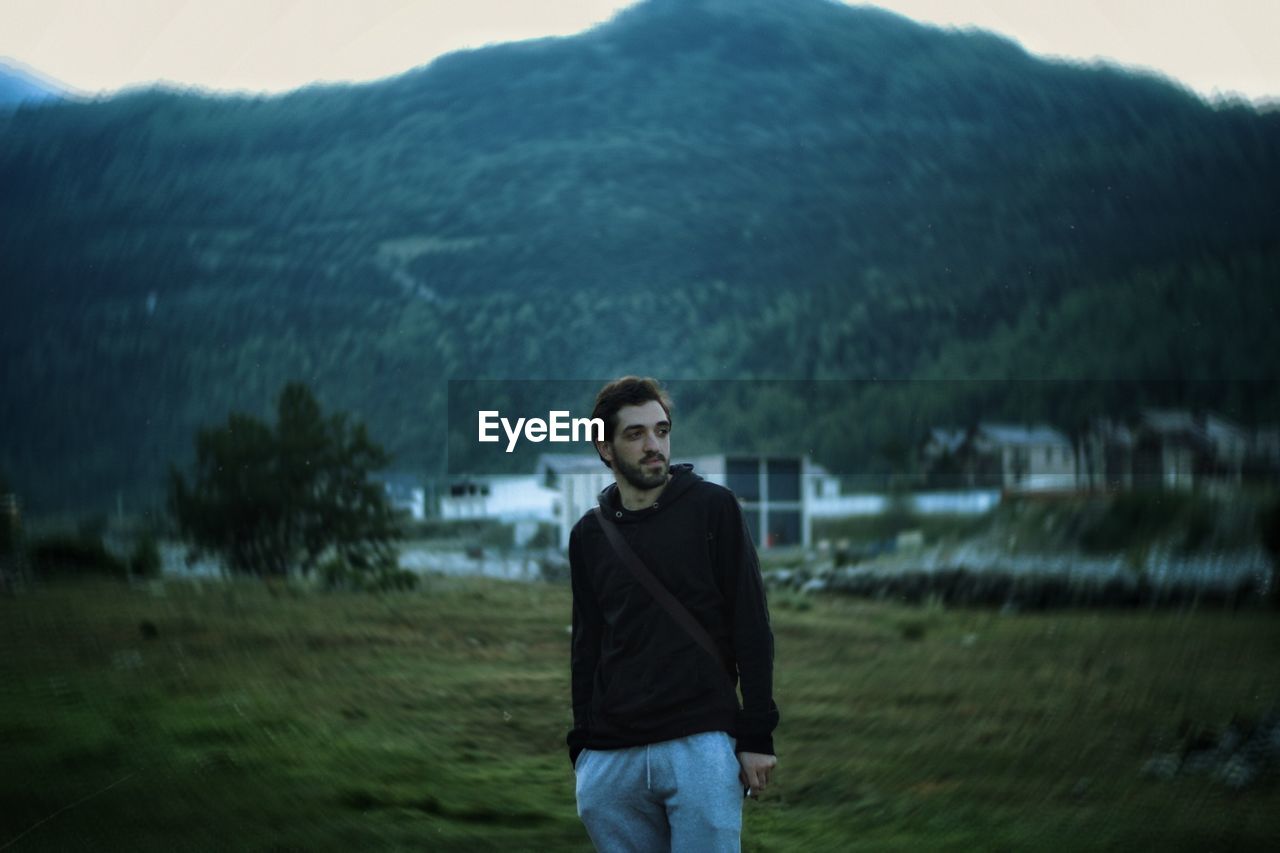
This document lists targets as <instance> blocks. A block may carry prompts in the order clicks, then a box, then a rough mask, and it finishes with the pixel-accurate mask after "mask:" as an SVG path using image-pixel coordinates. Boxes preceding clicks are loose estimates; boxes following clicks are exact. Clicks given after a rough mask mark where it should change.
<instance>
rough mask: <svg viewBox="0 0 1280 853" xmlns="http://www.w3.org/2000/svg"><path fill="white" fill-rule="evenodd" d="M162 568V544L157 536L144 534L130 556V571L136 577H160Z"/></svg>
mask: <svg viewBox="0 0 1280 853" xmlns="http://www.w3.org/2000/svg"><path fill="white" fill-rule="evenodd" d="M162 568H163V562H162V561H161V559H160V546H159V544H157V542H156V537H155V536H153V535H151V534H150V533H146V534H143V535H142V536H141V537H139V539H138V541H137V543H136V544H135V545H134V546H133V554H132V555H131V556H130V557H129V571H130V572H132V573H133V575H134V577H142V578H158V577H160V572H161V569H162Z"/></svg>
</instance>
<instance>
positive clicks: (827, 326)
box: [0, 0, 1280, 511]
mask: <svg viewBox="0 0 1280 853" xmlns="http://www.w3.org/2000/svg"><path fill="white" fill-rule="evenodd" d="M0 188H2V191H0V330H2V334H0V371H2V376H3V393H2V394H0V475H3V476H4V477H5V479H7V480H8V482H10V483H11V485H12V487H13V488H14V489H15V491H17V492H18V493H19V494H20V495H22V497H23V500H24V502H25V503H26V504H27V506H28V507H29V508H30V509H31V510H32V511H55V510H56V511H62V510H84V509H93V508H98V509H105V508H107V507H109V506H114V503H115V500H116V495H117V494H122V495H123V496H124V499H125V501H126V502H127V503H128V505H129V506H132V507H135V508H137V507H146V506H157V505H159V503H160V502H161V496H162V492H163V488H164V482H165V477H164V475H165V472H166V471H167V470H168V467H169V464H170V463H171V462H173V463H177V464H179V465H184V464H189V462H190V460H191V457H192V453H193V451H192V438H193V436H194V435H195V433H196V431H197V430H198V428H200V427H201V426H203V425H207V424H210V423H214V422H220V421H222V420H224V419H225V418H226V417H227V414H228V413H229V412H231V411H245V412H250V413H253V414H262V413H265V412H267V411H269V410H270V408H271V405H272V401H273V400H274V399H275V397H276V395H277V394H278V392H279V389H280V388H281V387H283V386H284V385H285V383H286V382H288V381H291V380H299V381H303V382H306V383H308V384H309V385H310V386H311V387H312V388H314V389H315V391H316V394H317V396H318V397H319V399H320V400H321V401H322V402H323V404H324V406H325V408H326V409H327V410H333V411H347V412H350V413H351V414H352V415H353V416H354V417H356V418H359V419H361V420H363V421H364V422H366V423H367V424H368V425H369V429H370V435H371V436H372V437H373V438H374V439H375V440H376V441H378V442H379V443H380V444H382V445H383V446H385V447H386V448H387V449H388V450H390V451H391V452H392V454H393V456H394V460H395V461H394V463H393V465H394V467H396V468H397V469H400V470H404V471H410V472H417V473H420V474H423V475H430V474H433V473H438V472H440V471H441V470H442V469H443V466H444V446H445V438H444V436H445V433H446V431H447V427H446V419H445V412H446V391H447V381H448V380H449V379H465V378H488V379H534V378H538V379H607V378H610V377H612V376H616V375H619V374H621V373H650V374H653V375H657V376H660V377H664V378H668V379H688V380H693V379H702V380H728V379H733V380H746V379H757V378H768V379H779V380H783V379H785V380H825V381H824V382H822V383H820V384H805V383H799V382H795V383H778V384H774V385H770V386H768V389H767V391H766V392H762V393H760V394H757V395H752V394H750V393H744V392H743V390H742V389H743V388H744V387H746V386H743V385H741V384H738V383H735V384H734V385H733V386H732V387H733V388H734V389H735V390H734V391H733V399H732V400H726V399H717V397H716V395H714V394H700V395H697V396H696V398H695V399H693V400H690V401H686V403H687V405H685V407H684V409H683V411H684V412H685V413H686V414H687V417H688V419H689V420H688V423H691V424H697V425H699V426H698V430H696V431H695V432H694V434H693V435H692V440H693V443H694V444H695V445H698V446H707V447H710V446H714V445H717V444H723V443H731V444H737V445H741V444H742V443H745V442H749V441H751V440H752V439H753V438H758V437H759V436H761V435H767V439H768V443H769V444H770V445H771V446H774V447H788V446H790V447H796V448H797V449H800V450H811V451H812V452H813V453H814V454H815V459H816V460H817V461H819V462H822V463H823V464H828V465H831V466H833V467H844V468H845V469H849V470H853V469H858V470H871V469H873V468H876V467H877V466H880V467H883V466H885V465H889V464H892V459H891V457H892V456H893V451H892V448H893V447H895V446H896V447H900V446H901V445H902V444H903V442H909V441H910V440H913V439H914V437H915V436H914V435H913V431H915V430H919V429H924V428H927V427H928V426H932V425H935V424H933V423H931V422H930V421H931V419H934V418H939V417H961V416H978V415H982V416H1018V417H1029V418H1045V419H1050V420H1052V421H1053V422H1055V423H1058V424H1067V425H1069V424H1070V423H1071V422H1073V421H1074V420H1078V419H1079V418H1080V417H1081V416H1082V413H1086V412H1095V411H1111V412H1116V413H1117V414H1123V412H1124V411H1126V410H1129V409H1132V407H1134V406H1135V405H1139V404H1143V403H1147V404H1161V405H1192V406H1207V407H1212V408H1215V409H1217V410H1219V411H1222V412H1223V413H1224V414H1227V415H1229V416H1233V417H1235V418H1237V419H1240V420H1241V421H1243V422H1245V423H1259V422H1262V423H1266V422H1274V421H1277V420H1280V394H1278V393H1277V388H1280V383H1277V382H1276V380H1277V378H1280V377H1278V373H1280V371H1278V369H1277V368H1278V367H1280V358H1278V356H1277V351H1278V349H1277V347H1275V346H1274V345H1273V344H1272V338H1273V334H1272V333H1273V330H1274V328H1275V327H1276V322H1277V316H1278V315H1277V308H1278V307H1280V290H1278V289H1277V287H1276V284H1277V281H1280V276H1278V275H1277V273H1278V272H1280V241H1278V239H1277V229H1276V223H1277V221H1280V215H1278V214H1280V114H1277V113H1276V112H1259V111H1257V110H1256V109H1254V108H1253V107H1251V106H1248V105H1244V104H1236V103H1213V104H1208V103H1205V102H1204V101H1202V100H1200V99H1199V98H1197V97H1196V96H1195V95H1193V94H1192V93H1190V92H1189V91H1187V90H1185V89H1183V88H1181V87H1179V86H1178V85H1176V84H1174V83H1172V82H1170V81H1168V80H1165V79H1162V78H1158V77H1155V76H1146V75H1140V74H1135V73H1131V72H1127V71H1122V70H1119V69H1116V68H1112V67H1107V66H1078V65H1071V64H1066V63H1062V62H1050V61H1045V60H1042V59H1039V58H1036V57H1033V56H1031V55H1029V54H1027V53H1026V52H1025V51H1024V50H1022V49H1021V48H1020V47H1019V46H1017V45H1016V44H1014V43H1012V42H1010V41H1008V40H1005V39H1003V38H1001V37H999V36H997V35H993V34H988V33H980V32H969V31H966V32H956V31H947V30H941V29H935V28H929V27H924V26H920V25H917V24H914V23H912V22H911V21H908V20H907V19H905V18H901V17H898V16H896V15H892V14H890V13H887V12H882V11H878V10H875V9H872V8H866V7H860V8H852V7H846V6H842V5H837V4H835V3H831V2H827V0H788V2H769V1H768V0H647V2H643V3H641V4H639V5H637V6H635V7H632V8H631V9H629V10H627V11H625V12H623V13H622V14H621V15H619V16H618V17H617V18H615V19H614V20H612V21H610V22H608V23H607V24H604V25H601V26H599V27H597V28H595V29H593V30H591V31H588V32H586V33H583V34H580V35H577V36H573V37H568V38H552V39H542V40H536V41H529V42H520V43H514V44H506V45H498V46H492V47H487V48H484V49H480V50H473V51H466V52H461V53H456V54H451V55H448V56H445V57H443V58H441V59H438V60H436V61H435V62H433V63H431V64H429V65H427V66H424V67H422V68H419V69H416V70H413V71H410V72H408V73H406V74H403V75H401V76H399V77H395V78H392V79H388V80H384V81H381V82H378V83H373V84H368V85H358V86H354V85H353V86H325V87H312V88H307V89H303V90H299V91H296V92H293V93H290V94H287V95H283V96H276V97H257V98H246V97H229V96H211V95H208V94H202V93H197V92H183V91H166V90H145V91H136V92H131V93H126V94H122V95H118V96H116V97H112V98H107V99H102V100H98V101H92V102H81V103H71V102H58V103H51V104H44V105H38V106H31V105H28V106H23V107H20V108H18V109H17V110H15V111H13V112H12V113H10V114H7V115H3V116H0ZM905 379H913V380H929V381H928V382H901V381H896V380H905ZM836 380H857V381H850V382H839V381H836ZM872 380H874V381H872ZM888 380H895V381H888ZM1026 380H1052V381H1041V382H1027V381H1026ZM1077 380H1087V382H1086V383H1085V384H1084V385H1079V384H1073V381H1077ZM1081 388H1085V389H1087V392H1082V391H1081ZM921 389H928V393H927V394H926V395H925V399H922V398H921ZM679 402H680V401H679V400H677V403H679ZM589 405H590V400H589V399H584V400H582V401H581V404H580V408H582V409H586V408H588V407H589ZM527 414H541V413H540V412H530V413H527Z"/></svg>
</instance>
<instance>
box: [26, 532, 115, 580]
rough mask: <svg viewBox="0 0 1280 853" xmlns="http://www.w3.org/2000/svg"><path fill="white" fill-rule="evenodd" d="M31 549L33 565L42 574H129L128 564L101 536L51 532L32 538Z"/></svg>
mask: <svg viewBox="0 0 1280 853" xmlns="http://www.w3.org/2000/svg"><path fill="white" fill-rule="evenodd" d="M27 553H28V558H29V560H30V564H31V569H32V571H33V572H34V573H35V574H36V576H38V577H55V576H60V577H82V576H86V575H93V576H100V577H101V576H105V577H112V578H120V579H124V578H127V577H128V576H129V567H128V565H126V564H125V562H124V561H123V560H121V559H119V558H118V557H116V556H115V555H113V554H111V553H110V552H109V551H107V549H106V548H104V547H103V545H102V542H101V540H93V539H86V538H83V537H80V536H66V535H63V536H47V537H44V538H42V539H38V540H36V541H34V542H32V543H31V546H30V548H29V550H28V552H27Z"/></svg>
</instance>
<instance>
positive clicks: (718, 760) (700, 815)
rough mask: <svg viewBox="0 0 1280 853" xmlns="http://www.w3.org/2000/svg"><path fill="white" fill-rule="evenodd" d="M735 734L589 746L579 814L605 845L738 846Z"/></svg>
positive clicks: (676, 851)
mask: <svg viewBox="0 0 1280 853" xmlns="http://www.w3.org/2000/svg"><path fill="white" fill-rule="evenodd" d="M735 746H736V742H735V741H734V739H733V738H731V737H730V736H729V735H728V734H727V733H725V732H701V733H699V734H696V735H689V736H688V737H682V738H677V739H676V740H668V741H663V742H662V743H654V744H650V745H648V746H635V747H631V748H629V749H603V750H596V749H584V750H583V751H582V752H581V753H580V754H579V755H578V762H577V764H575V765H574V768H573V771H574V774H575V775H576V776H577V798H578V816H579V817H580V818H582V822H583V824H584V825H585V826H586V827H587V834H588V835H589V836H591V843H592V844H594V845H595V848H596V849H597V850H599V851H601V853H615V851H636V853H642V851H643V853H657V851H667V850H670V851H673V853H681V851H691V853H692V851H697V853H702V851H708V853H725V852H726V851H734V853H736V851H738V850H740V849H741V847H740V838H741V835H742V784H741V783H740V782H739V781H738V770H739V765H738V757H737V754H736V752H735V750H734V747H735Z"/></svg>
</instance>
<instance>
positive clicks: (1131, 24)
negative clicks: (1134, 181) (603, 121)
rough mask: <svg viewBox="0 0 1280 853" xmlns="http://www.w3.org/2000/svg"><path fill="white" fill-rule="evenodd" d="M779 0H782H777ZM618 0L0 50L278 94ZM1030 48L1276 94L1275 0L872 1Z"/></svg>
mask: <svg viewBox="0 0 1280 853" xmlns="http://www.w3.org/2000/svg"><path fill="white" fill-rule="evenodd" d="M780 2H785V0H780ZM629 4H630V0H0V57H3V58H9V59H12V60H17V62H18V63H19V64H21V65H23V66H26V67H27V68H28V69H30V70H34V71H36V72H40V73H42V74H44V75H47V76H49V77H52V78H54V79H56V80H58V81H60V82H62V83H64V84H67V85H69V86H71V87H73V88H75V89H78V90H80V91H82V92H85V93H96V92H106V91H113V90H117V89H120V88H123V87H127V86H133V85H139V84H146V83H151V82H155V81H164V82H167V83H171V84H177V85H187V86H198V87H201V88H206V89H217V90H224V91H249V92H280V91H285V90H288V89H292V88H296V87H298V86H302V85H305V84H307V83H311V82H315V81H334V82H336V81H365V80H374V79H378V78H381V77H387V76H390V75H393V74H399V73H400V72H403V71H407V70H409V69H410V68H415V67H417V66H420V65H424V64H426V63H427V62H429V61H430V60H431V59H433V58H435V57H436V56H439V55H440V54H442V53H448V52H449V51H451V50H457V49H459V48H464V47H478V46H481V45H484V44H490V43H494V42H503V41H514V40H518V39H526V38H535V37H538V36H545V35H568V34H571V33H575V32H579V31H581V30H584V29H586V28H588V27H590V26H592V25H593V24H596V23H599V22H601V21H604V20H607V19H608V18H610V17H611V16H612V15H613V14H614V13H615V12H616V11H617V10H619V9H621V8H623V7H624V6H627V5H629ZM875 5H879V6H882V7H883V8H887V9H891V10H893V11H896V12H899V13H901V14H903V15H906V16H907V17H909V18H913V19H915V20H918V21H921V22H925V23H933V24H938V25H943V26H957V27H969V26H973V27H978V28H980V29H986V30H993V31H995V32H997V33H1000V34H1001V35H1004V36H1008V37H1010V38H1013V39H1014V40H1015V41H1018V42H1019V43H1021V44H1022V45H1023V46H1024V47H1025V48H1026V49H1027V50H1029V51H1031V52H1032V53H1035V54H1039V55H1044V56H1054V57H1062V58H1070V59H1075V60H1094V59H1105V60H1108V61H1112V62H1116V63H1119V64H1121V65H1124V66H1128V67H1134V68H1143V69H1152V70H1155V71H1158V72H1160V73H1162V74H1164V75H1166V76H1169V77H1172V78H1174V79H1175V80H1178V81H1180V82H1182V83H1183V84H1185V85H1187V86H1189V87H1190V88H1192V89H1194V90H1196V91H1197V92H1199V93H1201V94H1202V95H1205V96H1214V95H1219V94H1222V95H1228V94H1238V95H1244V96H1245V97H1248V98H1251V99H1253V100H1255V101H1272V102H1274V101H1276V100H1280V49H1277V47H1276V34H1277V33H1280V0H884V2H881V3H877V4H875Z"/></svg>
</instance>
